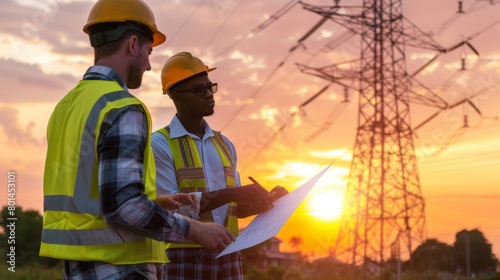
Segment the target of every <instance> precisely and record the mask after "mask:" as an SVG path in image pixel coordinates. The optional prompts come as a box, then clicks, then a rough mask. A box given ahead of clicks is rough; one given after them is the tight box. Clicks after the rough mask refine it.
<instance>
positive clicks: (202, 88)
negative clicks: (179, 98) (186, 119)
mask: <svg viewBox="0 0 500 280" xmlns="http://www.w3.org/2000/svg"><path fill="white" fill-rule="evenodd" d="M217 89H218V85H217V83H210V84H207V85H204V84H197V85H194V86H193V87H192V88H191V89H176V90H173V91H174V92H176V91H177V92H192V93H194V95H196V96H198V97H202V96H204V95H205V94H206V93H207V90H208V91H209V92H210V93H212V94H214V93H216V92H217Z"/></svg>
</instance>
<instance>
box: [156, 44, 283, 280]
mask: <svg viewBox="0 0 500 280" xmlns="http://www.w3.org/2000/svg"><path fill="white" fill-rule="evenodd" d="M215 69H216V68H209V67H207V66H206V65H205V64H204V63H203V62H202V61H201V60H200V59H199V58H197V57H195V56H193V55H192V54H191V53H188V52H181V53H177V54H175V55H173V56H172V57H171V58H170V59H169V60H167V62H166V63H165V65H164V66H163V69H162V73H161V80H162V88H163V94H168V96H169V97H170V98H171V99H172V101H173V102H174V105H175V108H176V111H177V113H176V115H175V116H174V117H173V118H172V120H171V122H170V124H169V125H168V126H166V127H164V128H162V129H160V130H158V131H157V132H155V133H153V136H152V148H153V153H154V155H155V163H156V169H157V170H156V182H157V186H158V188H157V192H158V195H161V194H175V193H179V192H180V193H194V194H196V195H197V197H198V199H199V202H200V203H199V207H190V209H183V208H181V209H180V210H179V212H180V213H181V214H183V215H186V216H188V217H190V218H193V219H198V220H200V221H202V222H211V221H213V222H215V223H218V224H222V225H225V226H226V227H227V228H228V229H229V230H230V231H231V232H232V233H233V234H234V235H235V236H237V234H238V218H243V217H248V216H251V215H255V214H258V213H262V212H265V211H267V210H269V209H270V208H272V200H274V199H276V198H277V197H279V196H282V195H283V194H285V193H286V190H285V189H284V188H282V187H279V186H278V187H276V188H275V189H273V191H271V194H272V199H271V196H270V193H269V192H268V191H267V190H266V189H264V188H263V187H262V186H260V185H259V184H257V183H254V184H250V185H246V186H242V187H240V178H239V174H238V172H237V171H236V151H235V148H234V145H233V143H231V141H230V140H229V139H228V138H226V137H225V136H224V135H222V134H221V133H220V132H217V131H214V130H212V129H211V128H210V126H209V125H208V123H207V122H206V120H205V119H204V117H206V116H210V115H212V114H213V113H214V107H215V100H214V94H215V93H216V92H217V88H218V85H217V83H213V82H212V81H211V80H210V78H209V76H208V73H209V72H211V71H213V70H215ZM275 194H276V195H275ZM275 196H276V198H275ZM219 252H220V251H210V250H207V249H205V248H202V247H201V246H199V245H197V244H195V243H191V242H183V243H169V244H168V245H167V252H166V254H167V258H168V259H169V261H170V263H168V264H166V275H165V277H166V278H165V279H242V278H243V271H242V267H241V255H240V253H239V252H236V253H233V254H228V255H225V256H223V257H220V258H218V259H215V257H216V256H217V255H218V254H219Z"/></svg>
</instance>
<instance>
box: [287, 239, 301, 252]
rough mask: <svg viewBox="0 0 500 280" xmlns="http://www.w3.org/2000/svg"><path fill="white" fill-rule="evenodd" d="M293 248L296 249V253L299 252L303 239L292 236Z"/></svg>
mask: <svg viewBox="0 0 500 280" xmlns="http://www.w3.org/2000/svg"><path fill="white" fill-rule="evenodd" d="M289 242H290V244H291V245H292V248H294V249H295V252H298V251H299V246H300V245H301V244H302V238H301V237H300V236H292V238H290V240H289Z"/></svg>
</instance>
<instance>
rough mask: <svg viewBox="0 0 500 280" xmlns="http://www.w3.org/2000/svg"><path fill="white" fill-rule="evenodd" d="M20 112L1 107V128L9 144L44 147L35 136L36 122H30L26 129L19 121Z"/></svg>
mask: <svg viewBox="0 0 500 280" xmlns="http://www.w3.org/2000/svg"><path fill="white" fill-rule="evenodd" d="M18 113H19V112H18V111H17V110H15V109H13V108H10V107H6V106H3V107H0V127H1V128H2V130H3V134H4V136H5V137H6V138H7V139H8V141H9V142H11V143H13V144H16V145H19V146H22V145H25V144H31V145H35V146H40V145H42V142H41V141H40V140H38V139H36V138H35V137H34V135H33V132H32V130H33V128H34V126H35V124H34V122H29V123H28V125H26V127H22V125H21V124H20V123H19V120H18Z"/></svg>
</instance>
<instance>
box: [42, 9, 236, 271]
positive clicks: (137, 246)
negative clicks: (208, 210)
mask: <svg viewBox="0 0 500 280" xmlns="http://www.w3.org/2000/svg"><path fill="white" fill-rule="evenodd" d="M83 29H84V31H85V33H87V34H88V35H89V38H90V43H91V45H92V47H93V48H94V55H95V60H94V64H95V65H94V66H91V67H90V68H89V69H88V70H87V72H86V73H85V74H84V76H83V79H82V80H81V81H80V82H79V83H78V84H77V85H76V86H75V87H74V88H73V89H72V90H71V91H70V92H69V93H68V94H67V95H66V96H65V97H64V98H63V99H62V100H61V101H60V102H59V103H58V104H57V106H56V108H55V109H54V111H53V113H52V115H51V117H50V120H49V123H48V128H47V140H48V148H47V156H46V161H45V171H44V217H43V233H42V241H41V248H40V255H41V256H46V257H51V258H56V259H61V260H63V270H64V278H65V279H157V274H158V273H159V272H160V271H159V269H158V268H160V267H162V265H161V264H162V263H165V262H166V261H167V259H166V257H165V243H164V242H166V241H184V240H186V239H189V240H192V241H194V242H196V243H199V244H201V245H202V246H205V247H206V248H208V249H212V250H221V249H223V248H225V247H226V245H227V244H229V243H230V242H231V241H232V240H234V236H233V235H232V234H231V233H230V232H229V231H228V230H227V229H226V228H225V227H224V226H221V225H218V224H215V223H208V224H205V223H201V222H199V221H196V220H191V219H187V218H186V217H184V216H182V215H179V214H172V213H171V212H169V211H167V210H166V209H171V210H173V209H175V208H177V207H179V206H180V205H182V204H190V203H192V202H193V199H192V197H191V196H190V195H185V194H184V195H177V196H156V185H155V166H154V158H153V154H152V150H151V139H150V131H151V120H150V115H149V113H148V111H147V109H146V107H145V106H144V104H143V103H142V102H141V101H139V100H138V99H137V98H135V97H134V96H133V95H131V94H130V93H129V92H128V89H129V88H130V89H136V88H139V87H140V85H141V80H142V75H143V73H144V72H145V71H149V70H150V69H151V65H150V62H149V56H150V54H151V52H152V48H153V47H154V46H157V45H159V44H161V43H163V42H164V41H165V36H164V35H163V34H162V33H161V32H160V31H159V30H158V29H157V27H156V24H155V19H154V15H153V13H152V12H151V10H150V8H149V7H148V6H147V4H146V3H144V2H143V1H142V0H99V1H97V2H96V3H95V5H94V6H93V8H92V10H91V11H90V14H89V17H88V22H87V24H86V25H85V26H84V28H83ZM205 233H210V234H211V235H210V236H209V237H207V236H206V235H205Z"/></svg>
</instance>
